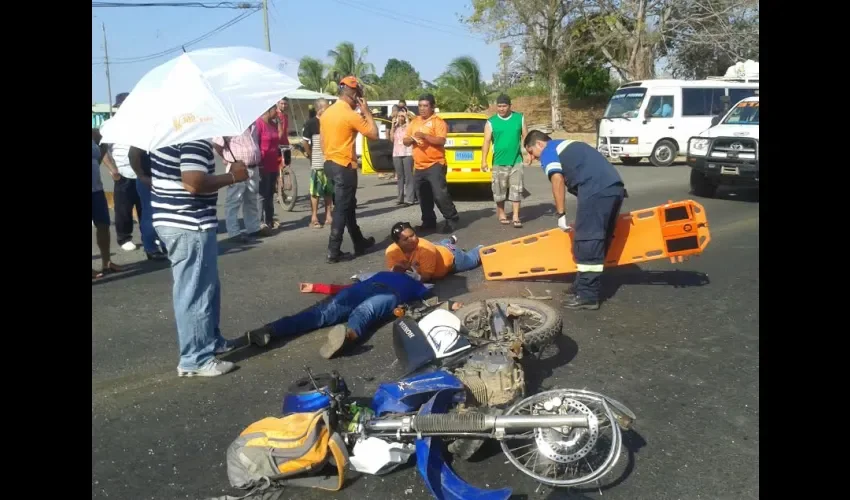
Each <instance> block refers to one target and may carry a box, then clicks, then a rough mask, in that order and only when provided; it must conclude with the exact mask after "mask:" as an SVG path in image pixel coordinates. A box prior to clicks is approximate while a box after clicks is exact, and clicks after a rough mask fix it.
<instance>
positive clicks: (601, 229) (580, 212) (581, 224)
mask: <svg viewBox="0 0 850 500" xmlns="http://www.w3.org/2000/svg"><path fill="white" fill-rule="evenodd" d="M622 204H623V194H620V195H613V196H591V197H589V198H579V200H578V208H577V209H576V222H575V226H576V227H575V233H574V237H573V257H575V261H576V266H577V267H578V272H577V273H576V281H575V292H576V295H578V296H579V297H580V298H582V299H585V300H590V301H599V298H600V297H599V295H600V290H601V288H602V282H601V277H602V269H603V266H604V264H605V256H606V255H607V254H608V248H609V247H610V246H611V240H612V239H613V238H614V228H615V227H616V225H617V219H618V217H619V215H620V207H621V206H622Z"/></svg>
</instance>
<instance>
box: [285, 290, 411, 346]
mask: <svg viewBox="0 0 850 500" xmlns="http://www.w3.org/2000/svg"><path fill="white" fill-rule="evenodd" d="M398 305H399V300H398V298H397V297H396V296H395V294H393V293H392V292H391V291H390V290H389V289H388V288H386V287H383V286H380V285H379V284H376V283H355V284H353V285H351V286H350V287H348V288H345V289H343V290H342V291H340V292H339V293H338V294H336V295H334V296H333V297H330V298H328V299H325V300H323V301H321V302H319V303H318V304H315V305H313V306H311V307H309V308H307V309H305V310H304V311H301V312H300V313H298V314H295V315H292V316H284V317H283V318H280V319H279V320H277V321H275V322H273V323H271V324H270V325H269V326H270V327H271V330H272V336H273V337H275V338H279V337H294V336H296V335H301V334H303V333H307V332H311V331H313V330H318V329H319V328H324V327H327V326H333V325H338V324H340V323H346V322H347V324H348V328H349V329H351V330H352V331H354V333H355V334H357V338H358V339H362V338H363V335H365V334H367V333H368V332H369V331H370V330H371V329H372V328H373V327H375V326H377V324H378V323H380V322H381V321H384V320H386V319H388V318H390V317H391V316H392V314H393V309H395V308H396V307H397V306H398Z"/></svg>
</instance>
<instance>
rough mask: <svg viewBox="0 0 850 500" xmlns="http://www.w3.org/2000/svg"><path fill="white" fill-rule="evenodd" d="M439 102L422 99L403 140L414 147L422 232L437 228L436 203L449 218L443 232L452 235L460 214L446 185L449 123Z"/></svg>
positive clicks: (419, 229) (430, 98)
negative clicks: (441, 114)
mask: <svg viewBox="0 0 850 500" xmlns="http://www.w3.org/2000/svg"><path fill="white" fill-rule="evenodd" d="M435 109H436V103H435V101H434V96H433V95H432V94H425V95H423V96H421V97H420V98H419V116H417V117H416V118H414V119H413V120H412V121H411V122H410V124H409V125H408V126H407V135H406V136H405V137H404V139H403V141H402V142H403V143H404V145H405V146H413V182H414V184H415V186H416V196H418V197H419V209H420V210H421V211H422V225H421V226H419V227H417V228H416V229H417V230H418V231H428V230H435V229H437V215H436V214H435V213H434V203H436V204H437V208H439V209H440V213H442V214H443V217H444V218H445V219H446V221H445V223H444V225H443V227H442V229H441V231H440V232H442V233H444V234H451V232H452V231H454V227H453V226H452V222H457V220H458V215H457V209H456V208H455V204H454V202H452V198H451V196H449V187H448V185H447V184H446V170H447V167H446V135H447V134H448V127H447V126H446V122H445V121H444V120H443V119H442V118H440V117H439V116H437V115H436V114H435V111H434V110H435Z"/></svg>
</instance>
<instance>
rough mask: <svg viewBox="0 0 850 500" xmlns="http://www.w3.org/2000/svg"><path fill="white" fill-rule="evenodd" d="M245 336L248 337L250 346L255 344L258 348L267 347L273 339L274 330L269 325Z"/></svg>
mask: <svg viewBox="0 0 850 500" xmlns="http://www.w3.org/2000/svg"><path fill="white" fill-rule="evenodd" d="M245 336H246V337H248V343H249V344H254V345H255V346H257V347H265V346H267V345H268V344H269V342H270V341H271V339H272V329H271V327H270V326H268V325H265V326H261V327H260V328H257V329H256V330H251V331H250V332H248V333H246V334H245Z"/></svg>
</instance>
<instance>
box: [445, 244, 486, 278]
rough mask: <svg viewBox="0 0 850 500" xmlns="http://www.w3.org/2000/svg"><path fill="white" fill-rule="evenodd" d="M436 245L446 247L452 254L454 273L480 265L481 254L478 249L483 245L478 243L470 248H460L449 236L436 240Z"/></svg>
mask: <svg viewBox="0 0 850 500" xmlns="http://www.w3.org/2000/svg"><path fill="white" fill-rule="evenodd" d="M437 245H439V246H441V247H444V248H447V249H448V250H449V252H451V253H452V255H453V256H454V258H455V264H454V268H452V272H454V273H462V272H464V271H469V270H470V269H475V268H476V267H478V266H480V265H481V254H480V253H479V251H480V250H481V249H482V248H484V245H478V246H477V247H475V248H473V249H472V250H462V249H460V248H458V246H457V245H456V244H455V243H454V242H452V240H450V239H449V238H446V239H444V240H440V241H439V242H437Z"/></svg>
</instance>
